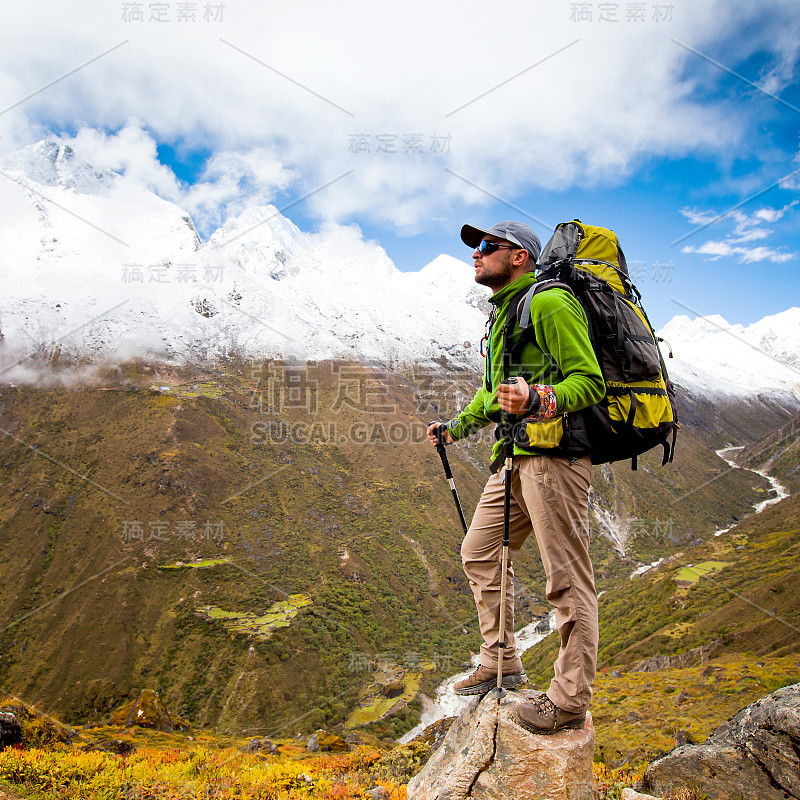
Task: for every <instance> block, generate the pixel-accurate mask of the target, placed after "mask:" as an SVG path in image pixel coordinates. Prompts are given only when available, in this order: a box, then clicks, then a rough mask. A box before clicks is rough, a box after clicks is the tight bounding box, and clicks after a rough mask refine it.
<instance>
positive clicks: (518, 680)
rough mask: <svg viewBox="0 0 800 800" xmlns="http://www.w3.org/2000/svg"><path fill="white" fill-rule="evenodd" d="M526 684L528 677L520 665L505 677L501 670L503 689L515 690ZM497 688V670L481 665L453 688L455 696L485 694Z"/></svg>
mask: <svg viewBox="0 0 800 800" xmlns="http://www.w3.org/2000/svg"><path fill="white" fill-rule="evenodd" d="M527 682H528V676H527V675H526V674H525V671H524V670H523V669H522V665H519V666H517V668H516V671H515V672H513V673H511V674H509V675H507V674H506V672H505V670H503V688H504V689H517V688H519V687H520V686H524V685H525V684H526V683H527ZM495 686H497V670H496V669H493V668H492V667H484V666H483V664H481V666H479V667H478V669H476V670H475V672H473V673H472V675H470V676H469V678H465V679H464V680H463V681H459V682H458V683H457V684H455V685H454V686H453V691H454V692H455V693H456V694H461V695H464V694H486V692H490V691H491V690H492V689H494V688H495Z"/></svg>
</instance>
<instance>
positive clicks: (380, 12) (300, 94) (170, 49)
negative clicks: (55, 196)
mask: <svg viewBox="0 0 800 800" xmlns="http://www.w3.org/2000/svg"><path fill="white" fill-rule="evenodd" d="M167 5H168V6H169V8H170V12H169V16H170V17H171V20H172V21H170V22H168V23H157V22H151V21H148V19H147V17H148V16H149V13H150V12H149V8H148V6H147V4H145V7H144V15H145V20H144V21H143V22H135V23H134V22H124V21H123V20H122V19H121V16H122V14H121V11H122V4H115V3H111V4H109V3H108V2H107V1H105V0H85V2H83V3H81V4H80V5H79V6H75V5H74V4H64V3H63V2H60V0H39V2H38V3H37V4H36V12H35V13H34V12H33V11H32V10H31V6H30V5H29V4H28V5H26V4H24V3H18V4H14V5H13V6H12V7H10V8H9V9H7V10H6V11H5V12H4V14H5V19H4V30H5V31H6V32H7V33H9V36H8V37H7V42H6V44H5V45H4V48H3V51H2V53H0V92H2V94H3V97H4V98H5V101H7V102H5V105H6V106H8V105H11V104H12V103H14V102H16V101H18V100H20V99H22V98H23V97H25V96H27V95H29V94H31V93H33V92H36V91H37V90H39V89H41V88H42V87H43V86H45V85H46V84H48V83H49V82H51V81H53V80H55V79H57V78H59V77H61V76H64V75H66V73H68V72H69V71H70V70H72V69H74V68H75V67H76V66H78V65H80V64H83V63H85V62H87V61H89V60H90V59H91V58H93V57H95V56H98V55H99V54H101V53H103V52H105V51H107V50H109V49H110V48H112V47H114V46H115V45H118V44H121V43H122V42H125V41H126V40H127V43H125V44H123V45H121V46H120V47H118V48H117V49H116V50H114V51H113V52H111V53H109V54H108V55H106V56H104V57H103V58H100V59H98V60H97V61H95V62H94V63H92V64H89V65H88V66H86V67H85V68H83V69H81V70H80V71H78V72H76V73H75V74H73V75H71V76H69V77H66V78H64V79H63V80H61V81H60V82H58V83H57V84H54V85H53V86H52V87H51V88H49V89H46V90H44V91H42V92H40V93H39V94H36V95H35V96H34V97H32V98H31V99H30V100H28V101H27V102H25V103H24V104H22V105H20V106H17V107H16V108H15V109H13V110H12V111H10V112H8V114H6V115H3V116H0V127H2V130H0V136H6V133H8V138H6V139H3V140H0V146H2V147H4V148H5V147H10V146H11V144H12V143H14V144H16V145H17V146H19V145H20V144H24V143H27V142H29V141H32V139H31V138H30V137H31V135H32V134H36V133H37V132H38V133H41V130H42V128H47V129H51V130H56V131H57V130H59V129H64V130H67V131H73V130H75V128H76V127H80V126H84V127H98V128H104V129H106V130H112V131H115V130H119V129H120V128H121V127H122V126H125V124H126V122H127V121H128V120H130V119H132V118H133V119H136V120H139V123H137V124H133V125H130V126H128V130H127V131H126V132H125V133H124V135H120V134H117V135H116V136H111V137H107V139H109V140H107V141H104V140H103V138H102V136H100V135H99V134H98V135H97V136H95V137H94V138H92V136H91V135H90V134H88V133H85V132H84V133H82V134H79V136H81V135H82V137H83V140H84V141H86V142H87V143H89V144H91V145H92V146H94V147H98V148H99V150H100V151H101V153H104V154H105V155H106V156H107V157H108V159H109V160H113V158H115V157H116V158H125V159H127V167H126V168H127V169H128V170H130V171H132V172H133V173H134V174H137V175H139V176H140V178H141V180H142V181H145V182H148V185H151V186H153V187H154V188H155V187H158V191H159V192H161V193H164V196H167V197H170V198H173V197H174V198H178V197H183V201H184V202H186V203H187V204H188V205H189V206H190V207H191V208H192V210H193V212H194V213H196V214H197V215H198V217H199V218H200V220H201V221H204V222H205V224H207V225H208V226H211V225H214V224H216V222H217V221H218V220H219V219H221V218H222V217H223V216H224V215H225V214H226V213H227V212H228V211H229V210H232V209H234V208H235V207H234V206H232V205H231V204H232V203H235V202H236V200H235V198H236V197H237V195H238V194H241V195H243V196H244V198H245V199H246V200H247V199H249V200H252V201H255V202H265V201H267V200H269V199H272V198H273V197H274V195H275V194H276V192H278V191H280V190H282V189H285V188H287V187H289V186H291V187H292V188H293V190H294V191H295V192H296V193H297V194H298V195H302V194H306V193H309V192H313V191H314V190H316V189H318V188H319V187H321V186H322V185H324V184H326V183H328V182H330V181H333V180H334V179H337V178H339V177H340V176H343V175H345V173H348V172H349V171H352V172H350V173H349V174H348V176H347V177H346V178H342V179H341V180H339V181H337V182H336V183H334V184H332V185H331V186H330V187H329V188H327V189H325V190H323V191H319V192H317V193H315V194H313V195H312V196H311V197H310V198H309V200H308V201H307V211H309V212H310V213H311V214H315V215H317V216H318V217H319V218H320V219H323V220H330V221H347V220H349V219H352V218H353V217H354V216H355V215H362V216H363V218H364V219H370V220H373V221H379V222H385V223H389V224H391V225H393V226H395V227H397V228H398V229H400V230H401V231H403V230H408V229H411V228H415V227H416V228H419V226H424V225H426V224H427V225H430V224H432V223H431V222H430V220H432V219H435V218H437V217H439V216H440V215H441V214H442V213H443V211H445V210H446V209H447V208H448V206H450V205H452V204H454V203H460V202H463V201H469V202H485V201H486V200H487V195H486V194H485V193H484V192H490V193H492V194H496V195H499V196H503V197H513V196H514V195H516V194H517V193H520V192H524V191H529V190H531V189H533V188H535V187H541V188H544V189H551V190H559V191H562V190H564V189H567V188H569V186H571V185H575V184H580V185H586V184H592V183H600V182H604V183H615V182H617V183H618V182H621V181H624V180H626V179H627V177H628V176H629V175H630V174H631V172H632V171H633V169H635V167H636V165H637V164H638V163H640V161H641V160H643V159H645V158H648V157H650V156H653V155H655V156H675V157H680V156H684V155H687V154H691V153H696V152H704V153H726V154H727V153H735V152H737V151H738V150H739V148H740V147H741V146H742V142H743V138H744V135H745V131H746V129H747V126H748V125H749V121H748V120H747V118H746V117H745V116H743V115H733V114H731V113H730V109H729V108H726V107H725V106H724V105H723V104H721V103H720V104H717V103H714V102H708V101H704V102H701V101H699V100H695V99H693V91H694V89H695V84H694V82H693V78H692V77H691V75H692V69H693V68H694V67H695V66H696V65H697V63H698V60H697V57H696V56H694V55H692V54H690V53H689V52H687V51H686V50H685V49H683V48H681V47H679V46H678V45H676V44H675V43H674V42H673V41H672V40H673V39H677V40H679V41H683V42H687V43H690V44H691V45H692V46H695V47H698V48H703V47H706V46H708V45H709V43H712V42H717V43H719V42H722V41H726V40H727V39H730V38H732V37H733V38H734V39H736V37H735V36H734V33H735V32H736V31H738V30H741V29H751V28H755V29H756V30H757V31H759V36H763V37H768V36H769V33H770V32H771V31H773V32H775V39H776V40H780V41H781V42H783V44H782V45H781V47H782V48H783V49H782V50H781V51H780V53H782V54H783V56H782V57H781V59H778V61H777V62H776V64H775V66H774V74H775V76H776V77H775V80H778V78H780V80H785V73H786V66H785V65H786V64H787V63H789V61H790V60H791V59H790V56H791V52H792V51H791V41H792V35H793V34H796V33H797V30H798V25H800V20H798V18H797V15H796V13H795V10H796V9H795V4H794V0H764V2H762V3H759V4H757V5H755V4H752V3H748V2H746V0H736V1H735V2H731V0H696V1H695V2H693V3H692V4H691V5H690V4H688V3H684V4H674V9H673V13H672V21H671V22H665V21H662V22H654V21H653V20H652V18H651V15H650V14H648V17H647V19H646V20H645V21H644V22H642V23H631V22H626V21H625V12H624V9H620V10H619V16H620V22H618V23H616V24H613V23H600V22H597V21H596V20H595V21H593V22H592V23H588V22H587V23H576V22H572V21H571V19H570V15H571V6H572V4H570V3H568V2H566V0H564V1H562V0H558V2H551V3H546V4H545V3H530V2H526V1H525V0H514V2H509V3H506V4H505V5H504V6H503V10H502V14H501V15H500V16H501V18H502V19H501V22H499V23H497V24H494V23H492V24H487V23H486V22H485V20H486V12H485V7H484V6H483V5H481V4H479V3H477V2H474V0H472V1H470V2H456V0H443V1H442V2H440V3H435V4H428V3H423V2H421V0H411V1H410V2H407V3H404V4H402V5H397V4H388V5H387V4H375V3H371V2H367V0H348V2H346V3H345V4H344V5H342V4H327V5H326V4H323V3H317V4H314V5H313V6H308V5H304V4H300V5H298V4H294V5H292V4H283V5H280V6H277V5H276V4H271V3H267V4H261V3H257V2H256V0H226V3H225V10H224V20H223V22H222V23H214V22H204V21H203V20H202V4H198V20H197V21H196V22H183V23H179V22H177V21H176V19H175V17H176V13H177V12H176V9H177V4H176V3H168V4H167ZM595 13H597V9H596V8H595ZM756 21H757V23H758V24H755V23H756ZM795 38H798V36H795ZM222 40H224V41H222ZM225 42H227V43H229V44H226V43H225ZM749 46H750V45H749V44H748V43H744V42H742V40H741V38H738V39H737V48H738V49H739V50H740V51H741V52H737V53H736V56H737V58H740V57H746V56H747V55H748V54H749V52H752V48H751V50H750V51H748V50H747V48H748V47H749ZM757 46H759V45H757V44H755V45H752V47H753V48H754V47H757ZM564 48H566V49H564ZM562 49H563V52H560V53H558V54H556V55H553V54H554V53H556V51H559V50H562ZM240 51H244V52H245V53H246V54H249V56H252V58H251V57H249V56H248V55H246V54H243V53H242V52H240ZM551 55H552V57H551V58H548V56H551ZM732 55H733V54H732ZM254 59H258V60H259V61H261V62H263V64H259V63H257V62H256V61H255V60H254ZM538 62H542V63H540V64H539V65H538V66H535V67H533V65H534V64H537V63H538ZM265 65H266V66H265ZM515 75H518V77H516V78H513V80H509V79H510V78H512V77H513V76H515ZM767 77H769V76H766V77H765V80H766V79H767ZM769 79H770V80H773V78H771V77H770V78H769ZM504 82H505V83H504ZM501 84H502V85H501ZM770 85H772V83H771V84H770ZM498 86H499V88H496V89H494V90H493V87H498ZM480 95H484V96H483V97H480V98H479V96H480ZM476 98H479V99H476ZM473 100H474V102H473ZM465 104H466V105H465ZM0 105H3V103H0ZM462 106H463V108H461V109H460V110H457V109H459V108H460V107H462ZM37 126H39V130H38V131H37ZM137 127H139V129H140V130H139V134H137V133H136V129H137ZM141 128H144V130H146V131H151V132H152V133H153V135H154V136H155V137H156V138H157V139H158V140H159V141H181V142H183V144H184V145H186V146H188V147H192V146H194V147H201V148H208V149H210V150H212V151H214V152H215V153H217V154H218V155H217V156H216V157H215V159H214V160H213V161H212V163H210V164H209V165H208V170H207V172H206V174H205V175H204V176H203V177H202V185H201V186H199V187H196V188H195V190H194V191H192V192H189V193H188V194H185V193H184V190H183V189H182V188H181V187H180V186H179V185H178V184H177V182H176V181H174V178H171V177H170V175H169V174H166V173H165V172H164V171H163V170H159V168H158V165H157V164H156V163H154V161H153V160H152V158H151V156H152V146H151V145H152V143H148V141H147V138H146V137H145V136H144V135H143V134H144V131H143V130H141ZM357 134H363V135H364V136H365V137H366V139H367V141H368V143H369V145H370V151H369V152H363V151H362V152H353V148H352V147H351V144H352V142H353V136H354V135H357ZM411 134H415V135H419V137H420V139H419V140H418V141H419V142H421V144H422V150H421V151H415V150H413V148H412V152H406V142H407V139H406V137H407V136H409V135H411ZM379 137H384V138H383V139H381V138H379ZM387 137H388V138H387ZM434 137H449V139H448V140H447V142H448V145H447V150H448V152H433V149H432V147H433V145H434V144H435V142H436V141H441V139H434ZM387 141H393V142H394V150H395V152H376V151H377V150H378V149H379V147H380V145H381V144H382V143H383V144H385V143H386V142H387ZM385 149H386V148H385ZM388 149H391V148H388ZM447 169H450V170H452V171H453V172H455V173H457V174H459V175H463V176H465V177H467V178H468V179H469V180H470V181H472V182H474V183H476V184H478V185H479V186H480V187H482V189H483V190H484V192H481V191H480V190H476V189H475V188H474V187H471V186H470V185H469V184H468V183H465V182H464V181H462V180H460V179H459V178H457V177H455V176H454V175H452V174H451V173H450V172H447Z"/></svg>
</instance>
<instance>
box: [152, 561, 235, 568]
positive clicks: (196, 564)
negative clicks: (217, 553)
mask: <svg viewBox="0 0 800 800" xmlns="http://www.w3.org/2000/svg"><path fill="white" fill-rule="evenodd" d="M221 564H230V559H229V558H201V559H199V560H198V561H189V562H185V561H176V562H175V563H174V564H159V565H158V568H159V569H207V568H208V567H218V566H220V565H221Z"/></svg>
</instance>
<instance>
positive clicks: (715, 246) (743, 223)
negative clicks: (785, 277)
mask: <svg viewBox="0 0 800 800" xmlns="http://www.w3.org/2000/svg"><path fill="white" fill-rule="evenodd" d="M798 202H800V201H798V200H793V201H792V202H790V203H787V204H786V205H785V206H783V208H771V207H770V206H763V207H762V208H758V209H756V210H755V211H753V212H751V213H749V214H747V213H745V212H744V211H742V210H741V209H737V210H736V211H732V212H730V213H729V214H725V215H719V214H717V213H716V212H714V211H697V210H696V209H685V208H684V209H681V214H683V216H684V217H686V218H687V219H688V220H689V222H691V223H692V224H693V225H709V223H713V222H714V221H715V220H718V221H719V223H722V222H723V221H733V223H734V225H733V231H732V232H731V233H729V234H727V235H726V236H725V237H724V238H723V239H711V240H709V241H706V242H704V243H703V244H702V245H699V246H694V245H686V246H684V247H683V248H682V249H681V252H682V253H697V254H698V255H704V256H708V257H709V260H711V261H716V260H717V259H719V258H722V257H725V256H731V257H735V258H738V260H739V263H740V264H749V263H752V262H756V261H767V260H769V261H772V262H774V263H777V264H783V263H785V262H787V261H791V260H793V259H794V258H796V257H797V254H796V253H787V252H783V251H780V250H776V249H773V248H770V247H743V246H742V245H744V244H745V243H747V242H755V241H763V240H764V239H767V238H769V237H770V236H772V234H773V233H774V231H773V230H772V229H770V228H764V227H761V226H762V224H763V223H774V222H778V221H780V220H781V219H783V217H784V216H785V215H786V214H787V213H788V212H789V211H790V210H791V209H793V208H794V207H795V206H796V205H797V204H798Z"/></svg>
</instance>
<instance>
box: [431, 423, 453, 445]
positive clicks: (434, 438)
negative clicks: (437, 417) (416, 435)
mask: <svg viewBox="0 0 800 800" xmlns="http://www.w3.org/2000/svg"><path fill="white" fill-rule="evenodd" d="M442 424H443V423H441V422H431V424H430V425H428V439H430V442H431V444H432V445H433V446H434V447H436V445H437V444H439V440H438V438H437V436H436V430H437V429H438V428H439V426H440V425H442ZM442 438H443V439H444V441H445V443H446V444H453V437H452V436H450V432H449V431H444V435H443V436H442Z"/></svg>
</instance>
